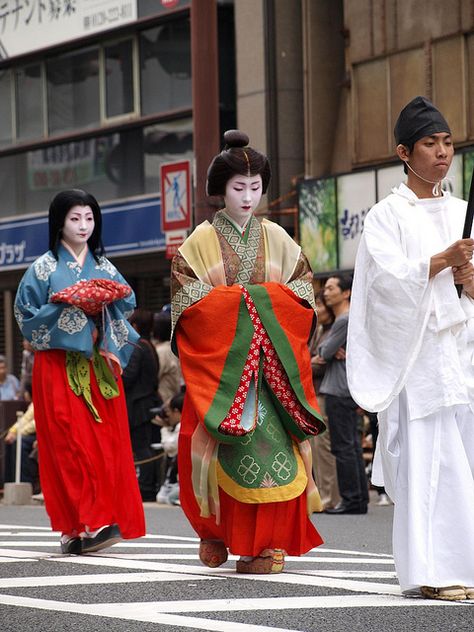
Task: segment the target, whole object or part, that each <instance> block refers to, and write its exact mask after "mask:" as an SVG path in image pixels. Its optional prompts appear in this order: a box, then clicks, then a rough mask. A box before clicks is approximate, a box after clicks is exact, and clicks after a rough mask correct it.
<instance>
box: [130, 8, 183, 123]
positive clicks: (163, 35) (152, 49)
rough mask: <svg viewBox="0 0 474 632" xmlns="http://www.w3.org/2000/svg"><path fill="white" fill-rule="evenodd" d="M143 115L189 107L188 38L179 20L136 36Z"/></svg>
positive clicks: (181, 21) (181, 20)
mask: <svg viewBox="0 0 474 632" xmlns="http://www.w3.org/2000/svg"><path fill="white" fill-rule="evenodd" d="M139 37H140V84H141V112H142V114H143V115H147V114H154V113H159V112H166V111H167V110H174V109H177V108H183V107H191V34H190V26H189V20H188V19H183V18H181V19H180V20H175V21H172V22H167V23H166V24H164V25H163V26H158V27H156V28H152V29H149V30H146V31H142V32H141V33H140V36H139Z"/></svg>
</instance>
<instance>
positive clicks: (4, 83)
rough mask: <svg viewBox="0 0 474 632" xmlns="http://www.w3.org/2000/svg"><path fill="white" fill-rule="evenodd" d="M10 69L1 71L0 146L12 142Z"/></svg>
mask: <svg viewBox="0 0 474 632" xmlns="http://www.w3.org/2000/svg"><path fill="white" fill-rule="evenodd" d="M11 76H12V75H11V72H10V70H3V71H0V147H1V146H3V145H10V144H11V142H12V93H11Z"/></svg>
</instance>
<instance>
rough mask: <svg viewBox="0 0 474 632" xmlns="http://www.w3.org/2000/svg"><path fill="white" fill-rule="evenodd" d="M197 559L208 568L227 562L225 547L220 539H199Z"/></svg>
mask: <svg viewBox="0 0 474 632" xmlns="http://www.w3.org/2000/svg"><path fill="white" fill-rule="evenodd" d="M199 559H200V560H201V562H202V563H203V564H204V565H205V566H209V568H217V567H218V566H221V565H222V564H224V563H225V562H227V548H226V546H225V544H224V542H222V540H201V542H200V543H199Z"/></svg>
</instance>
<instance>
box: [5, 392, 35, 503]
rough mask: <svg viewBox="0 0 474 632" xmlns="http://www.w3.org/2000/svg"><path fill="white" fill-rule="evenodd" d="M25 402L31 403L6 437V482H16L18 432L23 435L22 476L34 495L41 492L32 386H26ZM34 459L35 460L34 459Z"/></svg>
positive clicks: (23, 481)
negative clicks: (36, 456)
mask: <svg viewBox="0 0 474 632" xmlns="http://www.w3.org/2000/svg"><path fill="white" fill-rule="evenodd" d="M24 398H25V401H27V402H29V405H28V408H27V409H26V411H25V412H24V413H22V414H21V416H19V417H18V420H17V422H16V423H14V424H13V425H12V426H11V427H10V428H9V429H8V432H7V435H6V437H5V443H6V444H7V445H6V450H5V481H6V482H13V481H14V480H15V466H16V440H17V436H18V432H20V433H21V474H20V479H21V482H22V483H31V485H32V487H33V493H38V492H39V491H40V490H39V474H38V461H37V459H36V458H35V457H34V455H36V453H37V452H36V450H35V444H36V426H35V417H34V408H33V401H32V399H31V384H25V390H24ZM32 457H33V458H32Z"/></svg>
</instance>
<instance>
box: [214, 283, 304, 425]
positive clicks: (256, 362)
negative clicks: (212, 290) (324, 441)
mask: <svg viewBox="0 0 474 632" xmlns="http://www.w3.org/2000/svg"><path fill="white" fill-rule="evenodd" d="M241 288H242V294H243V296H244V299H245V304H246V306H247V309H248V311H249V314H250V318H251V320H252V324H253V327H254V335H253V338H252V342H251V344H250V349H249V353H248V356H247V361H246V363H245V366H244V370H243V372H242V377H241V379H240V383H239V386H238V388H237V394H236V397H235V400H234V402H233V404H232V406H231V408H230V410H229V412H228V414H227V416H226V417H225V419H224V420H223V421H222V423H221V424H220V426H219V431H220V432H222V433H223V434H229V435H234V436H242V435H245V434H247V433H248V432H251V431H252V430H253V429H254V428H255V424H256V423H257V401H256V402H255V413H254V419H253V423H252V426H251V427H250V428H245V427H244V426H243V425H242V423H241V421H242V414H243V412H244V406H245V402H246V399H247V396H248V394H249V390H250V385H251V382H252V380H253V381H254V384H255V386H256V388H255V393H256V399H257V397H258V388H257V385H258V379H259V369H260V362H261V356H262V355H263V366H262V370H263V376H264V377H265V379H266V381H267V383H268V385H269V387H270V388H271V389H272V391H273V393H274V394H275V396H276V397H277V399H278V400H279V402H280V403H281V404H282V406H283V408H284V409H285V410H286V412H287V413H288V414H289V415H290V416H291V417H292V418H293V419H294V421H295V422H296V423H297V425H298V426H299V427H300V428H301V429H302V430H304V431H305V432H306V433H307V434H315V426H314V423H313V421H312V418H311V415H310V414H309V413H308V412H307V411H306V409H305V408H303V406H302V405H301V404H300V403H299V401H298V400H297V398H296V395H295V393H294V392H293V389H292V388H291V385H290V382H289V379H288V376H287V375H286V371H285V369H284V368H283V366H282V364H281V362H280V360H279V358H278V356H277V353H276V351H275V348H274V346H273V344H272V342H271V340H270V338H269V336H268V334H267V332H266V331H265V328H264V327H263V324H262V321H261V320H260V317H259V315H258V312H257V308H256V307H255V304H254V302H253V300H252V297H251V296H250V294H249V292H248V290H247V289H246V288H245V287H244V286H241Z"/></svg>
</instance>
